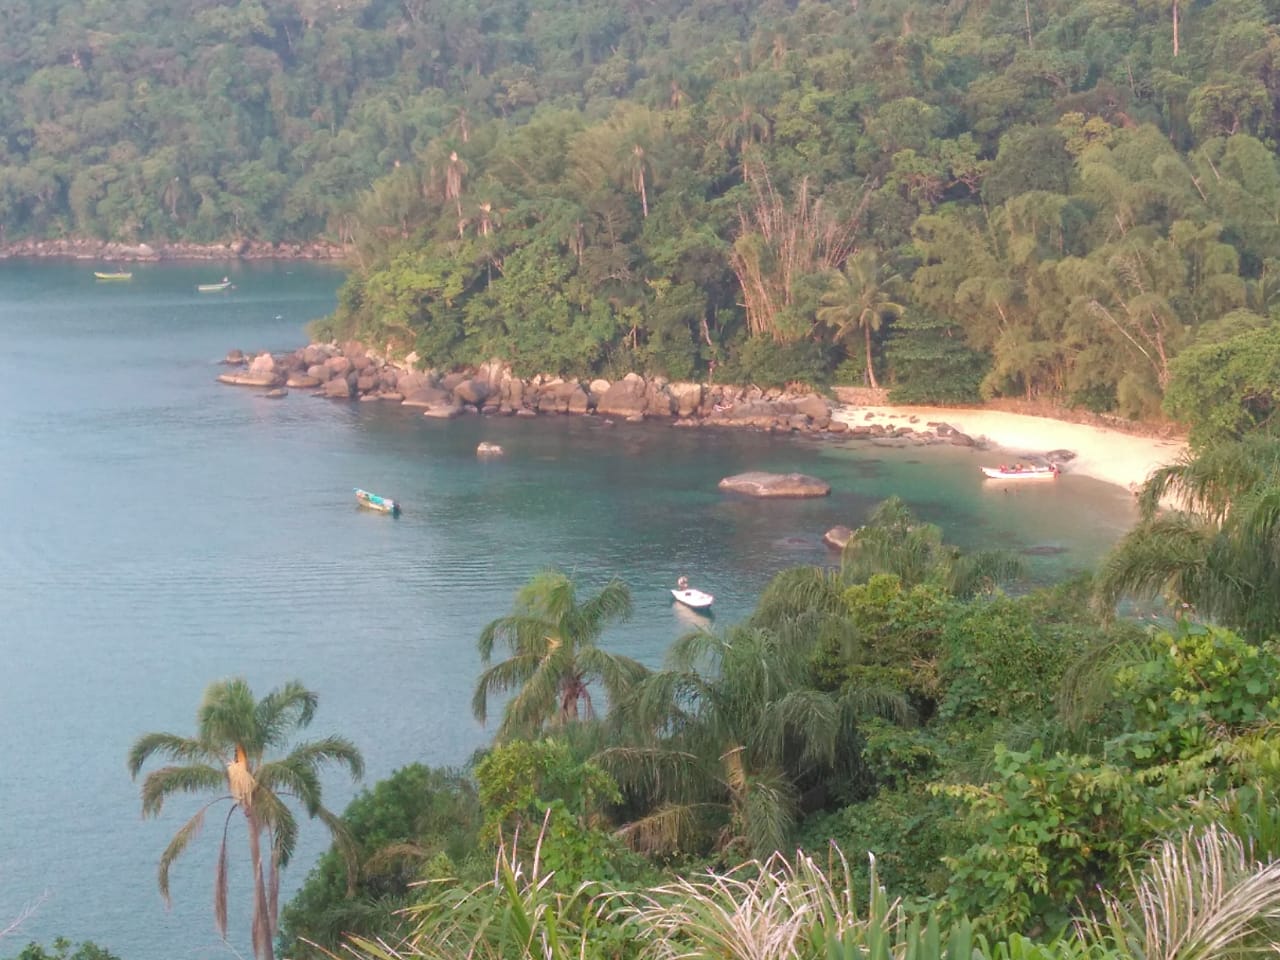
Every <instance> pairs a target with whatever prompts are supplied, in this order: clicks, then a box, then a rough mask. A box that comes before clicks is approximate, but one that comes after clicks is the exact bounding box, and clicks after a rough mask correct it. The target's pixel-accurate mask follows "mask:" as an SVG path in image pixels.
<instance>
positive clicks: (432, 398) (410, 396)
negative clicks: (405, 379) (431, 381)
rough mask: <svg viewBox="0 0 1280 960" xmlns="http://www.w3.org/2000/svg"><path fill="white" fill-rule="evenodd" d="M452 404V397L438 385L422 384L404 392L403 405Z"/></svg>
mask: <svg viewBox="0 0 1280 960" xmlns="http://www.w3.org/2000/svg"><path fill="white" fill-rule="evenodd" d="M452 404H453V399H452V397H450V395H449V391H448V390H444V389H442V388H440V387H427V386H422V387H418V388H417V389H415V390H413V391H412V392H406V393H405V394H404V405H405V406H406V407H438V406H441V405H452Z"/></svg>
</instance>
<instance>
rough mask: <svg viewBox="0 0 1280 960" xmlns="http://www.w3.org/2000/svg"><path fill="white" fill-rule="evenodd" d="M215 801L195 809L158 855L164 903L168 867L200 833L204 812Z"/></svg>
mask: <svg viewBox="0 0 1280 960" xmlns="http://www.w3.org/2000/svg"><path fill="white" fill-rule="evenodd" d="M216 802H217V801H213V802H211V803H206V804H205V805H204V806H203V807H201V808H200V809H199V810H197V811H196V813H195V815H194V816H192V817H191V819H190V820H188V821H187V822H186V823H184V824H183V825H182V826H181V827H180V828H178V832H177V833H175V834H174V835H173V839H172V840H170V841H169V845H168V846H167V847H165V848H164V853H162V854H161V855H160V865H159V869H158V870H157V878H158V880H159V884H160V896H162V897H164V902H165V904H166V905H167V904H168V903H169V868H170V867H171V866H172V865H173V861H175V860H177V859H178V857H180V856H182V852H183V851H184V850H186V849H187V847H188V846H190V845H191V841H192V840H194V839H195V838H196V837H198V836H199V835H200V831H201V829H202V828H203V827H204V818H205V814H207V813H208V812H209V808H210V807H211V806H213V803H216Z"/></svg>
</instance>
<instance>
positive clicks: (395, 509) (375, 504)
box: [356, 487, 400, 517]
mask: <svg viewBox="0 0 1280 960" xmlns="http://www.w3.org/2000/svg"><path fill="white" fill-rule="evenodd" d="M356 502H357V503H358V504H360V506H362V507H368V508H369V509H370V510H377V511H378V512H379V513H389V514H391V515H392V516H393V517H394V516H397V515H398V514H399V513H400V504H398V503H396V502H395V501H394V500H392V499H391V498H390V497H380V496H378V495H377V494H376V493H370V492H369V491H368V490H361V489H360V488H359V487H356Z"/></svg>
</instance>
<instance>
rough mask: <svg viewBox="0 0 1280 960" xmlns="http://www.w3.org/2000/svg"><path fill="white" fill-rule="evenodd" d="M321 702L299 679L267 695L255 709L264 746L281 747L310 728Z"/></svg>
mask: <svg viewBox="0 0 1280 960" xmlns="http://www.w3.org/2000/svg"><path fill="white" fill-rule="evenodd" d="M318 702H319V697H317V696H316V695H315V694H314V693H313V692H312V691H310V690H308V689H307V688H306V687H304V686H303V685H302V684H301V683H299V682H298V681H297V680H291V681H289V682H288V683H286V684H285V685H284V686H282V687H278V688H276V689H275V690H272V691H271V692H270V693H268V694H267V695H266V696H265V697H263V698H262V699H261V700H260V701H258V704H257V707H256V710H255V712H256V714H257V717H256V723H257V727H258V730H259V736H260V737H261V739H262V744H263V746H264V747H277V746H280V745H281V744H283V743H284V742H285V739H286V738H287V737H288V735H289V734H290V733H291V732H293V731H294V730H300V729H302V728H304V727H307V726H310V724H311V720H312V718H313V717H314V716H315V713H316V704H317V703H318Z"/></svg>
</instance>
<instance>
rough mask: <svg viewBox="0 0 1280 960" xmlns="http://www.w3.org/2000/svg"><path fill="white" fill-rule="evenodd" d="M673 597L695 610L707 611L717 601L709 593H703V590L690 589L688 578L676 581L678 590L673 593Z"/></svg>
mask: <svg viewBox="0 0 1280 960" xmlns="http://www.w3.org/2000/svg"><path fill="white" fill-rule="evenodd" d="M671 595H672V596H673V597H675V598H676V600H677V601H678V602H679V603H683V604H684V605H685V606H686V607H689V608H691V609H693V610H706V609H707V608H708V607H710V606H711V604H712V603H714V602H715V599H716V598H715V597H713V596H712V595H711V594H709V593H703V592H702V591H701V590H694V589H693V588H692V587H690V586H689V578H688V577H681V578H680V579H679V580H677V581H676V589H674V590H672V591H671Z"/></svg>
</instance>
